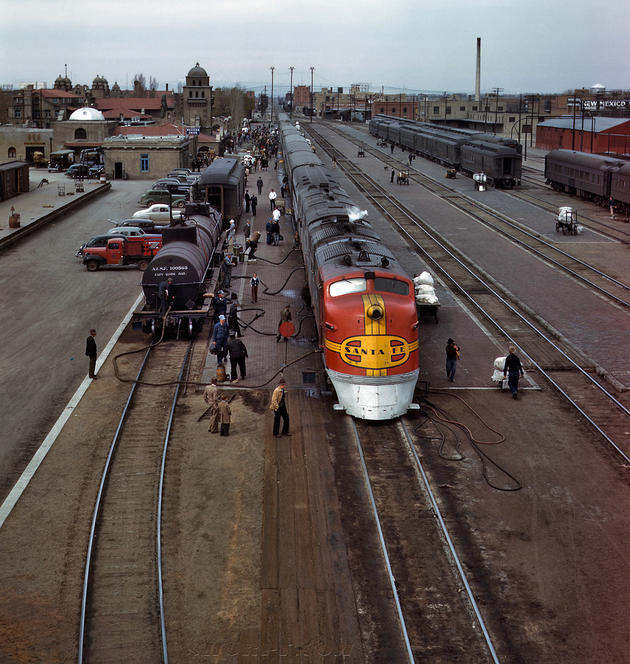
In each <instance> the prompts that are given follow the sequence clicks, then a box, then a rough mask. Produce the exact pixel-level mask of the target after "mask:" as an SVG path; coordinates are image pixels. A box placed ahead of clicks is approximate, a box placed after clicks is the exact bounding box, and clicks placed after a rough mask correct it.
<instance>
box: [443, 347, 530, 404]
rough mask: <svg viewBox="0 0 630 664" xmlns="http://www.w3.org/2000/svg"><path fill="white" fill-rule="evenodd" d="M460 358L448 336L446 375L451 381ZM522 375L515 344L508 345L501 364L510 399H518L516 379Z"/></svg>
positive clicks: (457, 350)
mask: <svg viewBox="0 0 630 664" xmlns="http://www.w3.org/2000/svg"><path fill="white" fill-rule="evenodd" d="M459 358H460V348H459V346H458V345H457V344H456V343H455V341H454V340H453V339H451V338H450V337H449V339H448V340H447V342H446V377H447V378H448V379H449V381H450V382H451V383H452V382H453V381H454V380H455V371H456V369H457V361H458V360H459ZM523 376H524V372H523V365H522V364H521V360H520V358H519V357H518V355H516V346H512V345H511V346H509V348H508V355H507V356H506V358H505V362H504V364H503V377H504V378H505V377H507V379H508V387H509V388H510V392H511V393H512V399H518V381H519V379H520V378H522V377H523Z"/></svg>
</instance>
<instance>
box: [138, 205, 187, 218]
mask: <svg viewBox="0 0 630 664" xmlns="http://www.w3.org/2000/svg"><path fill="white" fill-rule="evenodd" d="M181 217H182V211H181V210H173V219H181ZM133 218H134V219H152V220H153V221H154V222H162V223H168V222H169V221H170V220H171V209H170V208H169V206H168V205H164V204H163V203H154V204H153V205H151V206H150V207H148V208H146V209H144V210H138V211H137V212H134V213H133Z"/></svg>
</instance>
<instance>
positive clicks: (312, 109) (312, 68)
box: [311, 67, 315, 124]
mask: <svg viewBox="0 0 630 664" xmlns="http://www.w3.org/2000/svg"><path fill="white" fill-rule="evenodd" d="M314 69H315V67H311V124H312V122H313V111H314V110H315V109H314V108H313V70H314Z"/></svg>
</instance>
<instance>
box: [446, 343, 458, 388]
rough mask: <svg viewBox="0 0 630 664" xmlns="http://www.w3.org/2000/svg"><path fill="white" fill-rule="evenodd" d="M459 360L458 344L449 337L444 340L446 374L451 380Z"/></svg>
mask: <svg viewBox="0 0 630 664" xmlns="http://www.w3.org/2000/svg"><path fill="white" fill-rule="evenodd" d="M457 360H459V346H458V345H457V344H456V343H455V342H454V341H453V340H452V339H451V338H450V337H449V339H448V341H447V342H446V376H447V377H448V379H449V380H450V381H451V383H452V382H453V380H454V378H455V370H456V368H457Z"/></svg>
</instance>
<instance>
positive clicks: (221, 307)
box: [212, 290, 228, 324]
mask: <svg viewBox="0 0 630 664" xmlns="http://www.w3.org/2000/svg"><path fill="white" fill-rule="evenodd" d="M227 306H228V301H227V298H226V297H225V293H224V292H223V291H222V290H220V291H219V292H218V293H217V294H216V295H215V296H214V297H213V298H212V307H213V309H214V322H215V324H216V323H218V322H219V316H221V315H223V316H225V313H226V311H227Z"/></svg>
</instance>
